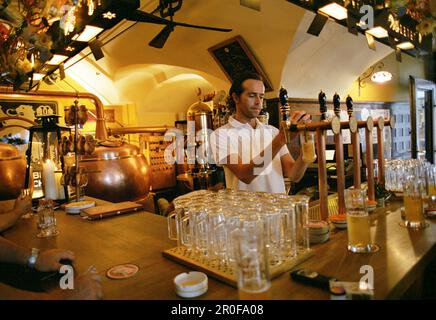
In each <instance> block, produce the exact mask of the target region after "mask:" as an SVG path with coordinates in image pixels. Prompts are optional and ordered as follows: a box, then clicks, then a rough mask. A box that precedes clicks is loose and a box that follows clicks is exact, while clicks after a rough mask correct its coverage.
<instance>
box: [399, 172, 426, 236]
mask: <svg viewBox="0 0 436 320" xmlns="http://www.w3.org/2000/svg"><path fill="white" fill-rule="evenodd" d="M403 188H404V217H405V218H404V221H401V222H400V225H401V226H403V227H407V228H411V229H423V228H425V227H427V226H428V224H427V223H426V222H425V219H424V207H423V196H425V193H426V190H425V183H424V181H423V180H422V179H421V178H420V177H418V176H415V175H409V176H407V177H406V179H405V180H404V187H403Z"/></svg>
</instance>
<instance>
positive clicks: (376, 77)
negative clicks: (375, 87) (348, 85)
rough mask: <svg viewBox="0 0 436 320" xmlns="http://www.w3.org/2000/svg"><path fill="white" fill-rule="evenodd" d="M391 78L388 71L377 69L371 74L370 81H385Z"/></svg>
mask: <svg viewBox="0 0 436 320" xmlns="http://www.w3.org/2000/svg"><path fill="white" fill-rule="evenodd" d="M391 80H392V73H390V72H389V71H378V72H376V73H374V74H373V75H372V76H371V81H372V82H376V83H385V82H388V81H391Z"/></svg>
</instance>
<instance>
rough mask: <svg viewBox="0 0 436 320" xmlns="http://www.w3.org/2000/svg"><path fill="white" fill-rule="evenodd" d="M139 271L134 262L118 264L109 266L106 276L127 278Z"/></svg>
mask: <svg viewBox="0 0 436 320" xmlns="http://www.w3.org/2000/svg"><path fill="white" fill-rule="evenodd" d="M138 271H139V267H138V266H137V265H134V264H129V263H127V264H120V265H118V266H115V267H112V268H110V269H109V270H108V271H107V272H106V276H107V277H108V278H111V279H117V280H118V279H127V278H130V277H133V276H134V275H135V274H136V273H137V272H138Z"/></svg>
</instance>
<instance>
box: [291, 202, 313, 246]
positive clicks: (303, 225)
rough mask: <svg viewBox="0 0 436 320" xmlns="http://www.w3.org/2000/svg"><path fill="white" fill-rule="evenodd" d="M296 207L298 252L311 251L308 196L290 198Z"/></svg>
mask: <svg viewBox="0 0 436 320" xmlns="http://www.w3.org/2000/svg"><path fill="white" fill-rule="evenodd" d="M289 198H290V199H291V201H292V202H293V203H294V206H295V225H296V230H295V233H296V242H297V249H298V251H305V250H309V249H310V241H309V240H310V239H309V225H308V224H309V200H310V198H309V197H308V196H300V195H296V196H289Z"/></svg>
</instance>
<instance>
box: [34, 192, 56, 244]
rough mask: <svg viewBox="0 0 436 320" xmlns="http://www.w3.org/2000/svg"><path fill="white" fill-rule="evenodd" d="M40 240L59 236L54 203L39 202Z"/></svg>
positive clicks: (49, 201)
mask: <svg viewBox="0 0 436 320" xmlns="http://www.w3.org/2000/svg"><path fill="white" fill-rule="evenodd" d="M37 224H38V229H39V232H38V234H37V235H36V236H37V237H38V238H48V237H53V236H56V235H58V234H59V231H58V229H57V228H56V218H55V216H54V209H53V201H52V200H39V205H38V222H37Z"/></svg>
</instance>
